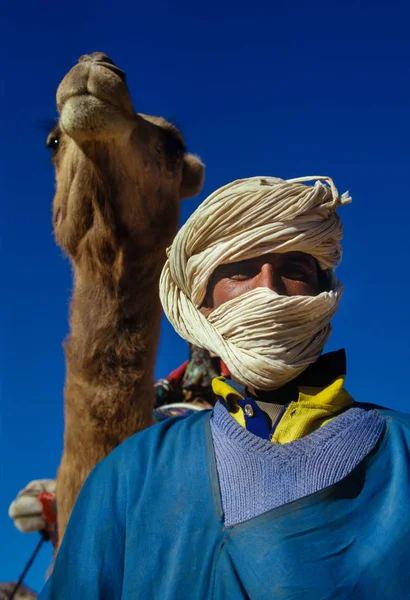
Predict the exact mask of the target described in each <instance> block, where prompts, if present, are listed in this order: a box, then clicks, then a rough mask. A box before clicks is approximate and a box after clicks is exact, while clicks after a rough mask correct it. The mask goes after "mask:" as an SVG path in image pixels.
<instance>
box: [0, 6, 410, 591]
mask: <svg viewBox="0 0 410 600" xmlns="http://www.w3.org/2000/svg"><path fill="white" fill-rule="evenodd" d="M171 7H172V8H171ZM1 13H2V14H1V15H0V23H1V25H0V40H1V42H0V44H1V46H2V61H1V88H0V89H1V91H2V94H1V97H0V103H1V105H0V114H1V121H2V122H1V142H0V153H1V156H0V158H1V162H0V164H1V184H0V185H1V200H2V211H1V252H0V260H1V271H2V282H3V285H2V286H1V289H2V292H1V295H0V299H1V312H0V315H1V338H0V344H1V345H0V352H1V355H0V369H1V371H0V375H1V423H0V426H1V432H0V444H1V446H0V460H1V486H0V489H1V494H0V533H1V540H2V543H1V544H0V581H6V580H11V579H14V578H16V577H17V576H18V575H19V572H20V570H21V569H22V567H23V564H24V562H25V561H26V559H27V558H28V555H29V554H30V552H31V551H32V549H33V548H34V546H35V544H36V541H37V539H36V536H27V535H26V536H25V535H23V534H21V533H19V532H17V530H15V529H14V527H13V525H12V522H11V521H10V519H9V518H8V516H7V507H8V505H9V503H10V501H11V500H12V499H13V497H14V495H15V494H16V492H17V491H18V490H19V489H20V488H22V487H23V486H24V485H25V484H26V483H27V482H28V481H30V480H31V479H34V478H40V477H53V476H54V475H55V472H56V468H57V465H58V462H59V458H60V454H61V449H62V432H63V419H62V415H63V394H62V390H63V383H64V358H63V352H62V348H61V342H62V340H63V338H64V336H65V335H66V333H67V312H68V302H69V296H70V286H71V277H70V268H69V264H68V262H67V261H65V260H64V259H63V257H62V255H61V252H60V250H59V249H58V248H57V247H56V246H55V244H54V241H53V236H52V230H51V211H50V206H51V201H52V195H53V172H52V168H51V165H50V163H49V156H48V154H47V151H46V150H45V148H44V141H45V133H44V132H43V131H42V130H41V128H40V125H41V122H42V121H43V120H45V119H50V118H53V117H54V116H55V114H56V113H55V99H54V98H55V90H56V87H57V85H58V83H59V81H60V79H61V78H62V77H63V75H64V74H65V73H66V72H67V71H68V69H69V68H70V67H71V66H72V65H73V64H74V63H75V62H76V60H77V58H78V56H80V55H81V54H84V53H87V52H92V51H96V50H101V51H104V52H106V53H108V54H109V55H110V56H111V57H112V58H113V59H114V60H115V61H116V62H117V63H118V64H119V65H120V66H121V67H122V68H123V69H124V70H125V71H126V72H127V75H128V82H129V86H130V89H131V93H132V97H133V99H134V104H135V108H136V110H137V111H139V112H146V113H151V114H156V115H162V116H165V117H169V118H171V119H173V120H174V121H175V122H176V124H177V125H179V126H180V128H181V129H182V131H183V133H184V135H185V137H186V139H187V142H188V145H189V148H190V150H192V151H193V152H196V153H198V154H199V155H200V156H201V157H202V158H203V160H204V161H205V163H206V165H207V175H206V184H205V188H204V191H203V193H202V194H201V196H200V198H199V199H198V200H194V201H187V202H186V203H185V204H184V207H183V215H182V217H183V220H185V219H186V218H187V216H188V215H189V214H190V212H191V211H192V210H193V209H194V208H195V207H196V206H197V204H198V202H199V200H201V199H203V198H205V196H206V195H207V194H208V193H210V192H211V191H212V190H214V189H215V188H216V187H219V186H220V185H222V184H224V183H227V182H229V181H231V180H233V179H235V178H239V177H246V176H251V175H276V176H280V177H285V178H287V177H295V176H299V175H331V176H332V177H333V178H334V180H335V182H336V184H337V186H338V187H339V189H340V191H341V192H343V191H345V190H346V189H349V190H350V192H351V194H352V196H353V201H354V203H353V204H352V205H350V206H348V207H346V208H345V209H343V210H342V211H341V216H342V218H343V220H344V223H345V253H344V262H343V265H342V266H341V268H340V269H339V276H340V278H341V279H342V280H343V281H344V283H345V287H346V291H345V296H344V299H343V301H342V305H341V308H340V311H339V313H338V315H337V317H336V318H335V319H334V333H333V336H332V339H331V343H330V347H331V348H337V347H342V346H344V347H346V348H347V352H348V387H349V389H350V391H351V392H352V394H353V395H354V396H355V397H356V399H357V400H361V401H370V402H377V403H380V404H384V405H387V406H391V407H394V408H397V409H400V410H404V411H409V410H410V409H409V398H408V389H407V384H406V381H407V377H408V372H409V363H410V349H409V346H410V343H409V334H410V328H409V314H408V310H409V309H408V306H409V300H408V298H409V294H410V276H409V259H410V252H409V249H408V243H409V237H410V236H409V217H410V204H409V202H410V199H409V184H408V171H409V164H410V149H409V140H410V119H409V107H410V67H409V55H410V38H409V35H408V24H409V22H410V5H409V3H408V2H404V1H403V2H402V3H401V2H395V1H393V2H387V0H384V1H382V2H380V1H377V0H376V1H375V0H373V1H372V2H371V1H370V0H364V1H362V2H360V1H358V0H355V1H353V0H344V1H343V2H339V3H336V2H320V1H319V2H315V1H313V2H307V1H306V0H295V1H293V2H285V1H283V0H280V1H277V0H275V1H274V2H273V1H268V0H265V1H261V0H255V1H253V2H247V3H244V7H243V8H241V7H240V6H238V3H236V2H232V3H230V2H223V1H222V2H221V1H219V2H214V1H213V0H211V1H208V2H206V3H201V4H198V3H195V2H169V6H167V5H166V4H165V2H163V1H160V2H144V3H138V2H127V3H118V2H116V3H113V2H110V3H109V2H106V1H105V0H100V1H99V2H98V3H96V4H93V3H92V2H90V1H89V0H83V1H81V2H78V1H77V0H74V1H72V2H70V3H67V4H62V3H61V2H60V3H55V2H53V3H52V2H41V3H35V2H27V0H23V1H22V2H13V3H7V8H5V7H3V8H2V9H1ZM185 356H186V348H185V345H184V343H183V342H182V341H181V340H179V339H178V338H177V336H176V334H174V333H172V331H171V328H170V326H168V325H164V327H163V335H162V339H161V347H160V351H159V355H158V365H157V375H166V374H167V372H169V371H170V370H171V369H172V368H173V367H175V366H176V365H177V364H178V363H179V362H181V361H182V360H184V359H185ZM49 558H50V553H49V552H47V551H44V550H43V551H42V553H41V556H40V558H39V559H38V561H37V563H36V565H35V567H34V568H33V569H32V571H31V573H30V575H29V576H28V578H27V583H28V584H29V585H31V586H33V587H34V588H36V589H39V588H40V587H41V586H42V582H43V578H44V573H45V570H46V567H47V564H48V561H49Z"/></svg>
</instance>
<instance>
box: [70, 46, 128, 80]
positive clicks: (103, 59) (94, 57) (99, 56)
mask: <svg viewBox="0 0 410 600" xmlns="http://www.w3.org/2000/svg"><path fill="white" fill-rule="evenodd" d="M78 62H79V63H82V62H93V63H98V64H100V65H101V66H103V67H106V68H107V69H109V70H110V71H112V72H113V73H115V74H116V75H118V76H119V77H121V79H122V80H123V81H124V83H125V79H126V75H125V73H124V71H123V70H122V69H120V68H119V67H117V65H116V64H115V62H114V61H113V60H112V59H111V58H110V57H109V56H107V55H106V54H105V53H104V52H92V53H91V54H83V56H80V58H79V59H78Z"/></svg>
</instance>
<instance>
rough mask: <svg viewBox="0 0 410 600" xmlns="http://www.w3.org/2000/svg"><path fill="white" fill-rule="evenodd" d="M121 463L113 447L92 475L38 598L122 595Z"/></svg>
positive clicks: (68, 599)
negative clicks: (52, 568) (50, 573)
mask: <svg viewBox="0 0 410 600" xmlns="http://www.w3.org/2000/svg"><path fill="white" fill-rule="evenodd" d="M118 459H119V460H118ZM122 463H123V461H122V460H121V454H120V455H119V456H118V453H117V451H114V452H113V453H112V454H110V455H109V456H108V457H107V458H106V459H104V460H103V461H102V462H100V463H99V464H98V465H97V466H96V467H95V469H94V470H93V471H92V473H91V474H90V475H89V477H88V479H87V480H86V482H85V484H84V486H83V488H82V490H81V492H80V494H79V497H78V499H77V502H76V504H75V506H74V509H73V512H72V515H71V518H70V520H69V523H68V526H67V529H66V532H65V535H64V539H63V542H62V545H61V547H60V550H59V552H58V554H57V558H56V561H55V565H54V570H53V574H52V575H51V577H50V579H49V580H48V582H47V584H46V586H45V587H44V589H43V591H42V592H41V594H40V596H39V600H73V598H79V599H80V598H81V600H97V599H98V600H102V599H107V600H108V599H110V600H117V599H118V600H120V598H121V595H122V584H123V573H124V547H125V519H126V493H127V492H126V481H124V479H126V478H124V477H122V473H123V468H124V467H125V466H126V465H123V464H122ZM121 480H122V481H121Z"/></svg>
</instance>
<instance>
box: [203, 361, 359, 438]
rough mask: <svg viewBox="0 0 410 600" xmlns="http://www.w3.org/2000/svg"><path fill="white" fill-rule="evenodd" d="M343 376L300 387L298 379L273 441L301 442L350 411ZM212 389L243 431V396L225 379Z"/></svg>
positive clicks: (218, 378)
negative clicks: (295, 392) (295, 397)
mask: <svg viewBox="0 0 410 600" xmlns="http://www.w3.org/2000/svg"><path fill="white" fill-rule="evenodd" d="M333 354H336V353H333ZM325 356H326V355H325ZM325 356H324V357H322V358H325ZM327 356H329V355H327ZM319 360H320V359H319ZM322 362H323V361H322ZM345 377H346V375H345V374H340V375H338V376H337V375H336V376H333V377H332V381H330V382H329V383H328V385H325V386H323V385H321V386H313V385H303V378H300V379H299V378H298V381H297V382H295V383H296V385H297V392H298V398H297V400H295V401H291V402H290V403H289V404H286V405H285V406H286V408H285V406H284V413H283V414H282V417H281V419H280V421H279V423H278V424H277V426H276V428H275V429H274V431H273V435H272V438H271V439H272V442H276V443H278V444H286V443H289V442H292V441H294V440H297V439H300V438H302V437H304V436H305V435H308V434H309V433H312V432H313V431H315V430H316V429H319V427H322V426H323V425H325V424H326V423H328V422H329V421H330V420H331V419H333V418H334V417H335V416H336V415H338V414H340V413H341V412H343V411H344V410H346V409H347V408H349V407H350V406H351V405H352V404H353V398H352V397H351V396H350V394H349V393H348V392H347V391H346V390H345V389H344V387H343V386H344V382H345ZM309 379H311V378H309V377H307V378H305V381H306V382H308V383H309V384H311V383H312V381H309ZM319 379H321V378H320V377H319ZM212 389H213V392H214V394H215V395H216V396H218V397H219V398H221V399H222V400H224V401H225V403H226V405H227V406H228V407H229V412H230V413H231V414H232V416H233V418H234V419H235V420H236V421H237V422H238V423H239V424H240V425H242V427H245V428H246V418H245V414H244V411H243V409H242V408H241V407H240V406H239V404H238V400H244V399H245V396H244V395H242V394H241V393H239V392H238V391H237V390H236V389H234V388H233V387H232V386H231V385H229V383H228V382H227V381H226V379H225V377H216V378H215V379H214V380H213V381H212Z"/></svg>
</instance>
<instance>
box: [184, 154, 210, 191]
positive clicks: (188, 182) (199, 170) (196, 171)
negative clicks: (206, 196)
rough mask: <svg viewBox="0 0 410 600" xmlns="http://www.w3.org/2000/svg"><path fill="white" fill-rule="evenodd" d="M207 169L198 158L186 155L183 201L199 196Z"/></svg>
mask: <svg viewBox="0 0 410 600" xmlns="http://www.w3.org/2000/svg"><path fill="white" fill-rule="evenodd" d="M204 178H205V167H204V165H203V163H202V162H201V160H200V159H199V158H198V156H195V155H194V154H186V155H185V156H184V166H183V167H182V182H181V190H180V194H181V200H184V199H185V198H192V197H193V196H196V195H197V194H199V192H200V191H201V190H202V186H203V185H204Z"/></svg>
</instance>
